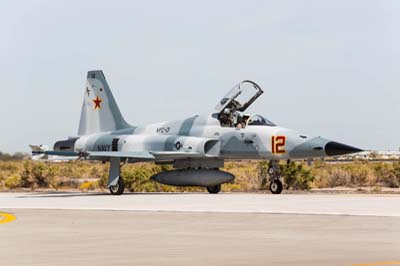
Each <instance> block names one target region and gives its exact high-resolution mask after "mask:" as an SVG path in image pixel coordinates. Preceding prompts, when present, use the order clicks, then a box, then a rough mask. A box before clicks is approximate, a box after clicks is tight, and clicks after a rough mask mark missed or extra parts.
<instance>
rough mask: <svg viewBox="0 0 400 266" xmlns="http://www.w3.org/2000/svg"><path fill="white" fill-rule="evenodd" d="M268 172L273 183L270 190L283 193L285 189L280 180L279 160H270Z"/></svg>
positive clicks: (274, 192) (273, 192)
mask: <svg viewBox="0 0 400 266" xmlns="http://www.w3.org/2000/svg"><path fill="white" fill-rule="evenodd" d="M268 174H269V177H270V180H271V183H270V185H269V190H270V191H271V193H272V194H281V192H282V190H283V185H282V182H281V180H280V178H281V173H280V168H279V164H278V162H276V161H270V162H269V169H268Z"/></svg>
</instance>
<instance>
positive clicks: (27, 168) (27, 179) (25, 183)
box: [21, 161, 32, 188]
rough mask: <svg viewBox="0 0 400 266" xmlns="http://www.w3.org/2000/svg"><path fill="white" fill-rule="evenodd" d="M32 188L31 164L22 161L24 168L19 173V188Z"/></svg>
mask: <svg viewBox="0 0 400 266" xmlns="http://www.w3.org/2000/svg"><path fill="white" fill-rule="evenodd" d="M31 186H32V178H31V163H30V162H29V161H24V166H23V169H22V172H21V187H23V188H28V187H31Z"/></svg>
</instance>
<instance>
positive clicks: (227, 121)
mask: <svg viewBox="0 0 400 266" xmlns="http://www.w3.org/2000/svg"><path fill="white" fill-rule="evenodd" d="M263 93H264V92H263V90H262V89H261V88H260V86H258V85H257V84H256V83H255V82H253V81H250V80H244V81H242V82H240V83H239V84H238V85H236V86H235V87H233V88H232V89H231V90H230V91H229V92H228V93H227V94H226V95H225V96H224V97H223V98H222V100H221V101H220V102H219V103H218V104H217V106H216V107H215V109H216V110H217V112H218V120H219V121H220V123H221V126H223V127H238V128H244V127H245V126H247V125H252V126H255V125H259V126H260V125H264V126H268V125H269V126H273V125H274V123H272V122H270V121H268V120H267V119H265V118H263V117H262V116H253V117H252V118H251V119H249V118H250V116H249V115H244V114H243V112H244V111H246V110H247V108H249V106H250V105H252V104H253V102H255V100H257V98H258V97H260V96H261V94H263Z"/></svg>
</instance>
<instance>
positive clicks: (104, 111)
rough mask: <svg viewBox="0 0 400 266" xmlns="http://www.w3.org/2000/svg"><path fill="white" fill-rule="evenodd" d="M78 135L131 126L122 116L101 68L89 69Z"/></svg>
mask: <svg viewBox="0 0 400 266" xmlns="http://www.w3.org/2000/svg"><path fill="white" fill-rule="evenodd" d="M84 90H85V92H84V97H83V105H82V112H81V119H80V123H79V130H78V136H83V135H89V134H93V133H100V132H107V131H113V130H119V129H124V128H129V127H131V126H130V125H129V124H128V123H127V122H126V121H125V119H124V118H123V116H122V114H121V112H120V110H119V108H118V106H117V103H116V102H115V99H114V96H113V95H112V93H111V90H110V87H109V86H108V84H107V81H106V78H105V76H104V74H103V71H101V70H95V71H89V72H88V74H87V82H86V86H85V89H84Z"/></svg>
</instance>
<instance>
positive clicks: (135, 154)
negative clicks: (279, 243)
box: [32, 151, 212, 161]
mask: <svg viewBox="0 0 400 266" xmlns="http://www.w3.org/2000/svg"><path fill="white" fill-rule="evenodd" d="M32 154H33V155H38V154H43V155H51V156H63V157H73V158H87V159H92V160H105V159H109V158H128V159H135V160H146V161H153V160H174V159H185V158H202V157H204V154H201V153H199V152H185V151H128V152H123V151H88V152H73V151H35V152H33V153H32ZM207 157H210V156H207ZM211 157H212V156H211Z"/></svg>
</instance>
